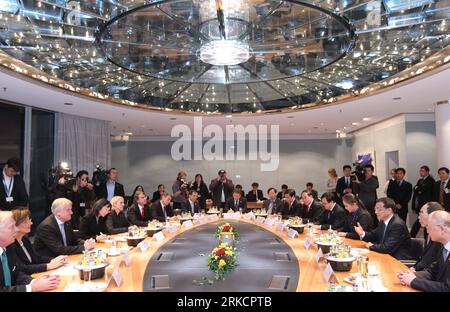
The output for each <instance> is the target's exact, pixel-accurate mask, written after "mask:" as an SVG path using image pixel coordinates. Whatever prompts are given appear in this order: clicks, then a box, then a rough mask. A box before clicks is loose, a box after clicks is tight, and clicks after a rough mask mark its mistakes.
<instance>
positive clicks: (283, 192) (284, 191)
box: [277, 184, 289, 200]
mask: <svg viewBox="0 0 450 312" xmlns="http://www.w3.org/2000/svg"><path fill="white" fill-rule="evenodd" d="M288 189H289V187H288V186H287V185H286V184H283V185H282V186H281V191H279V192H278V194H277V198H278V199H279V200H283V198H284V194H286V192H287V190H288Z"/></svg>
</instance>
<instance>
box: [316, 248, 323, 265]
mask: <svg viewBox="0 0 450 312" xmlns="http://www.w3.org/2000/svg"><path fill="white" fill-rule="evenodd" d="M322 258H323V252H322V248H319V250H318V251H317V253H316V262H317V263H319V261H320V259H322Z"/></svg>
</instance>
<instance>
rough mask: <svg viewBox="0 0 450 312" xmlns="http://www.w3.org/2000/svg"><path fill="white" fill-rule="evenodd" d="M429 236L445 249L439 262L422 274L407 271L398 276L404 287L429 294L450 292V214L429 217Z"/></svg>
mask: <svg viewBox="0 0 450 312" xmlns="http://www.w3.org/2000/svg"><path fill="white" fill-rule="evenodd" d="M427 230H428V235H429V236H430V238H431V240H432V241H435V242H438V243H441V244H442V245H443V247H442V248H441V251H440V253H439V254H438V257H437V261H436V262H434V263H433V264H432V265H431V266H430V267H429V268H427V269H425V270H423V271H420V272H411V271H405V272H400V273H398V274H397V277H398V279H399V280H400V282H401V283H402V284H403V285H407V286H410V287H411V288H414V289H418V290H422V291H428V292H450V257H449V254H450V213H448V212H447V211H442V210H441V211H435V212H432V213H431V214H430V216H429V221H428V225H427Z"/></svg>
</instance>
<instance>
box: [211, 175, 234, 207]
mask: <svg viewBox="0 0 450 312" xmlns="http://www.w3.org/2000/svg"><path fill="white" fill-rule="evenodd" d="M233 189H234V184H233V181H231V180H230V179H228V178H227V172H226V171H225V170H223V169H222V170H220V171H219V173H218V177H217V178H215V179H214V180H212V181H211V184H210V185H209V190H210V191H211V193H212V200H213V205H214V206H217V207H221V208H225V203H226V202H227V200H228V199H230V198H231V195H232V192H233Z"/></svg>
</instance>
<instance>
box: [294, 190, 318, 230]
mask: <svg viewBox="0 0 450 312" xmlns="http://www.w3.org/2000/svg"><path fill="white" fill-rule="evenodd" d="M301 197H302V202H303V207H302V209H300V210H299V211H298V213H297V215H298V216H299V217H300V218H302V219H306V220H307V221H308V222H313V223H314V222H319V221H320V219H321V218H322V214H323V212H324V209H323V207H322V205H321V204H320V203H319V202H317V201H316V200H315V199H314V197H313V194H312V193H311V192H309V191H308V190H304V191H303V192H302V196H301Z"/></svg>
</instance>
